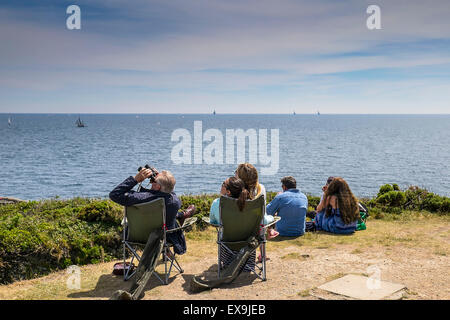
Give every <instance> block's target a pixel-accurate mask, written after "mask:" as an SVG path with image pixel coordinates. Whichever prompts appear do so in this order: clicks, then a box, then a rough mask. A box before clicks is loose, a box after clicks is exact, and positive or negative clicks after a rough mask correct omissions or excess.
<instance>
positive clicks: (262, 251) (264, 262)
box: [261, 243, 266, 281]
mask: <svg viewBox="0 0 450 320" xmlns="http://www.w3.org/2000/svg"><path fill="white" fill-rule="evenodd" d="M261 258H262V280H263V281H266V244H265V243H263V244H262V245H261Z"/></svg>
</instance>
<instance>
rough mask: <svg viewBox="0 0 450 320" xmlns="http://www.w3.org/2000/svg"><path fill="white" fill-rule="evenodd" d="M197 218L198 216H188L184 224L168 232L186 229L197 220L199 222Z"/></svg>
mask: <svg viewBox="0 0 450 320" xmlns="http://www.w3.org/2000/svg"><path fill="white" fill-rule="evenodd" d="M197 219H198V218H197V217H190V218H187V219H186V220H185V221H184V223H183V225H182V226H181V227H178V228H175V229H170V230H167V231H166V233H173V232H176V231H179V230H184V229H186V228H187V227H190V226H192V225H193V224H194V223H195V222H197Z"/></svg>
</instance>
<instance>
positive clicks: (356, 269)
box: [0, 220, 450, 300]
mask: <svg viewBox="0 0 450 320" xmlns="http://www.w3.org/2000/svg"><path fill="white" fill-rule="evenodd" d="M445 222H446V223H445V224H442V221H434V222H433V223H431V222H430V223H429V224H427V226H426V228H424V227H423V226H422V227H421V228H417V229H416V228H415V227H414V226H416V225H417V223H414V222H401V223H398V222H389V223H388V222H381V221H374V222H373V223H371V229H370V230H366V231H363V232H360V233H357V234H355V235H353V236H351V237H344V238H340V237H336V236H333V235H328V234H314V235H307V236H306V237H304V238H297V239H284V240H283V239H278V241H272V242H269V243H268V250H267V251H268V256H269V257H270V260H269V261H268V262H267V277H268V280H267V281H265V282H263V281H261V280H259V279H258V278H256V277H255V276H253V275H249V274H245V273H243V274H241V275H240V276H239V278H238V279H237V280H236V281H235V282H233V283H232V284H230V285H224V286H223V287H221V288H218V289H214V290H212V291H206V292H202V293H198V294H193V293H191V292H190V290H189V283H190V280H191V278H192V277H193V276H194V275H197V274H201V273H205V272H206V274H208V275H210V276H214V274H215V271H216V270H217V260H216V259H217V247H216V245H215V242H214V234H213V232H212V231H209V234H206V235H205V236H202V238H194V239H189V238H188V248H189V249H188V250H189V251H188V253H187V254H185V255H183V256H182V257H181V259H180V260H181V264H182V266H183V268H184V270H185V272H184V273H183V274H179V273H176V272H175V273H173V274H172V275H171V278H170V283H169V285H167V286H164V285H161V284H160V283H159V282H158V281H157V280H156V279H155V278H154V277H153V278H152V280H151V281H150V282H149V284H148V285H147V287H146V290H145V297H144V299H151V300H153V299H182V300H192V299H234V300H240V299H248V300H254V299H290V300H291V299H317V297H315V296H314V294H315V292H316V290H317V289H316V287H318V286H320V285H321V284H323V283H325V282H327V281H330V280H333V279H336V278H339V277H341V276H343V275H345V274H362V275H366V276H370V275H371V274H370V273H371V272H372V271H371V269H370V268H369V267H371V268H373V266H376V267H377V268H379V270H380V272H381V280H385V281H390V282H395V283H401V284H404V285H405V286H406V287H407V290H406V292H405V293H403V298H404V299H445V300H446V299H450V285H449V283H450V281H449V280H450V272H449V271H450V258H449V254H450V245H449V242H448V239H449V235H450V224H449V223H448V220H446V221H445ZM363 241H364V242H363ZM113 264H114V262H110V263H102V264H98V265H89V266H84V267H81V288H80V290H69V289H67V286H66V281H67V278H68V275H67V274H66V273H65V272H64V271H61V272H57V273H53V274H51V275H49V276H46V277H43V278H39V279H34V280H27V281H21V282H17V283H13V284H11V285H6V286H0V299H107V298H109V297H110V296H111V294H112V292H114V291H115V290H117V289H125V290H126V289H128V287H129V283H125V282H123V281H122V278H121V277H116V276H114V275H112V274H111V271H112V266H113ZM368 268H369V269H368ZM161 269H162V266H159V267H158V269H157V270H161Z"/></svg>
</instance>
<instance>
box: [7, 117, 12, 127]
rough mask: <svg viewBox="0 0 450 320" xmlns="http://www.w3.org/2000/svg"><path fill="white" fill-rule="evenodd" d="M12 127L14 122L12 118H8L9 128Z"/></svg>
mask: <svg viewBox="0 0 450 320" xmlns="http://www.w3.org/2000/svg"><path fill="white" fill-rule="evenodd" d="M11 125H12V120H11V117H9V118H8V126H9V127H11Z"/></svg>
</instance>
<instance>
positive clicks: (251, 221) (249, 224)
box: [203, 196, 281, 281]
mask: <svg viewBox="0 0 450 320" xmlns="http://www.w3.org/2000/svg"><path fill="white" fill-rule="evenodd" d="M265 209H266V208H265V203H264V196H261V197H258V198H256V199H254V200H247V201H246V203H245V207H244V210H243V211H239V208H238V206H237V199H234V198H230V197H227V196H221V197H220V206H219V212H220V225H214V224H211V223H210V222H209V218H205V219H203V220H204V221H205V222H207V223H209V224H211V225H213V226H215V227H216V228H217V231H218V232H217V244H218V276H219V278H220V272H221V269H223V267H224V261H222V260H221V256H222V251H223V250H225V251H227V253H228V254H230V255H232V256H234V255H236V252H238V251H239V250H240V249H242V248H243V247H245V246H246V245H247V244H248V239H249V238H251V237H252V236H253V237H255V238H256V239H257V241H258V246H257V247H256V248H255V251H256V250H257V249H258V247H261V262H258V261H256V263H255V269H254V270H252V272H254V273H255V274H256V276H257V277H258V278H260V279H261V280H263V281H265V280H266V242H267V241H266V230H267V228H268V227H270V226H272V225H274V224H275V223H277V222H278V221H279V220H280V219H281V218H280V217H274V218H275V219H274V221H273V222H272V223H270V224H268V225H263V224H262V221H263V218H264V214H265Z"/></svg>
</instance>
